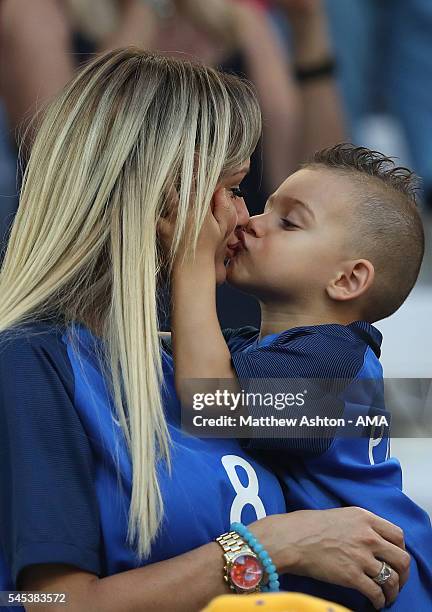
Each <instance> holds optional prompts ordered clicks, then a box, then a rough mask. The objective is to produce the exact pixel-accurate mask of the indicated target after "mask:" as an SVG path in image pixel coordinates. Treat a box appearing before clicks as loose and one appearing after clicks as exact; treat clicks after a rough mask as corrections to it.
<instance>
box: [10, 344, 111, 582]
mask: <svg viewBox="0 0 432 612" xmlns="http://www.w3.org/2000/svg"><path fill="white" fill-rule="evenodd" d="M73 394H74V380H73V373H72V369H71V367H70V362H69V360H68V357H67V352H66V347H65V345H64V344H63V343H62V341H61V338H60V337H55V338H53V337H51V336H49V337H48V335H38V336H35V337H31V336H30V337H28V336H26V337H17V338H14V339H13V340H7V342H6V343H3V342H2V340H1V338H0V491H1V495H0V544H1V546H2V549H3V554H4V557H5V559H6V563H7V566H8V568H9V573H10V578H11V579H12V582H13V584H14V585H16V583H17V578H18V576H19V573H20V571H21V570H22V569H23V568H24V567H26V566H28V565H33V564H39V563H65V564H70V565H73V566H76V567H78V568H80V569H82V570H85V571H88V572H92V573H94V574H97V575H100V574H101V572H102V571H103V570H102V566H101V555H100V525H99V513H98V503H97V498H96V493H95V485H94V466H93V461H92V454H91V449H90V445H89V440H88V438H87V436H86V433H85V431H84V429H83V427H82V424H81V422H80V419H79V417H78V413H77V412H76V410H75V408H74V402H73V397H74V395H73Z"/></svg>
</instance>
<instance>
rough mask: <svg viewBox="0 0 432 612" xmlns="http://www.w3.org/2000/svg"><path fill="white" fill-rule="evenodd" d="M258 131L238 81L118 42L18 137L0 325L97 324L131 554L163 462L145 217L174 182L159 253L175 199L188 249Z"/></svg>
mask: <svg viewBox="0 0 432 612" xmlns="http://www.w3.org/2000/svg"><path fill="white" fill-rule="evenodd" d="M260 131H261V117H260V112H259V107H258V103H257V100H256V97H255V94H254V92H253V90H252V89H251V87H250V85H249V84H248V83H247V82H245V81H243V80H241V79H238V78H236V77H234V76H232V75H226V74H222V73H220V72H218V71H216V70H213V69H211V68H207V67H204V66H202V65H199V64H193V63H190V62H186V61H182V60H178V59H172V58H167V57H163V56H159V55H155V54H149V53H146V52H143V51H141V50H138V49H132V48H131V49H125V50H116V51H112V52H110V53H107V54H106V55H104V56H100V57H98V58H97V59H95V60H94V61H93V62H92V63H90V64H89V65H88V66H87V67H86V68H85V69H84V70H83V71H82V72H81V73H80V74H78V76H77V77H76V78H75V79H74V80H73V81H72V82H71V83H70V84H69V85H68V86H67V87H66V88H65V90H64V91H63V92H61V94H60V95H59V96H58V98H57V99H56V100H55V101H54V102H53V103H52V104H51V105H50V106H49V107H48V109H47V111H46V113H45V115H44V118H43V121H42V123H41V126H40V128H39V132H38V134H37V137H36V139H35V142H34V144H33V147H32V152H31V156H30V160H29V163H28V166H27V169H26V172H25V176H24V182H23V189H22V195H21V201H20V205H19V209H18V212H17V215H16V218H15V221H14V224H13V226H12V230H11V235H10V240H9V244H8V247H7V251H6V253H5V259H4V262H3V266H2V269H1V273H0V295H1V296H2V299H1V303H0V332H1V331H3V330H9V329H10V330H12V331H14V330H13V328H15V330H17V325H18V324H22V323H25V322H31V321H33V320H35V319H38V318H41V319H44V318H46V317H51V320H54V321H56V320H60V321H61V322H62V325H63V324H64V323H66V324H67V328H68V330H69V331H68V333H70V334H71V341H73V337H74V333H75V332H74V325H73V324H74V322H75V321H78V322H82V323H83V324H84V325H87V326H89V327H90V329H91V326H93V329H94V328H95V327H97V328H98V329H101V330H103V331H102V333H101V338H102V339H103V346H104V347H105V350H106V359H107V368H106V371H105V372H104V375H106V376H107V378H108V379H109V383H110V391H111V393H112V395H113V398H114V403H115V408H116V412H117V416H118V420H119V422H120V424H121V427H122V431H123V433H124V438H125V441H126V443H127V448H128V450H129V453H130V457H131V462H132V474H133V478H132V495H131V505H130V512H129V526H128V542H129V543H130V544H135V545H136V552H137V554H138V557H139V558H142V557H145V556H148V555H149V553H150V547H151V543H152V542H153V540H154V538H155V537H156V534H157V532H158V528H159V526H160V522H161V519H162V516H163V500H162V497H161V492H160V488H159V484H158V479H157V462H158V461H160V460H164V461H166V463H167V466H168V469H170V442H171V441H170V436H169V432H168V427H167V423H166V420H165V417H164V411H163V406H162V402H161V384H162V383H163V380H162V378H163V377H162V366H161V355H160V344H159V338H158V315H157V290H158V278H159V272H160V270H161V255H160V253H159V250H158V243H157V234H156V227H157V223H158V220H159V219H160V217H161V216H162V215H164V214H165V213H166V211H167V207H168V205H169V197H168V192H169V190H170V188H172V186H173V185H176V187H177V188H178V189H179V194H180V197H179V204H178V215H177V223H176V230H175V236H174V242H173V248H172V252H171V258H170V262H169V263H170V265H172V260H173V258H174V257H175V254H176V249H177V246H178V244H179V242H180V241H181V240H182V238H183V235H184V233H185V228H186V226H187V216H188V214H189V211H191V209H192V213H193V215H194V218H195V219H196V224H195V227H194V231H193V235H191V236H190V244H191V248H192V249H194V248H195V246H196V241H197V238H198V234H199V230H200V228H201V225H202V223H203V220H204V217H205V214H206V211H207V210H208V206H209V204H210V201H211V198H212V195H213V193H214V191H215V188H216V186H217V184H218V181H219V180H220V178H221V176H223V175H224V173H226V172H227V171H229V170H230V169H232V168H235V167H237V166H238V165H240V164H242V163H243V162H244V161H245V160H246V159H247V158H248V157H249V156H250V154H251V152H252V151H253V150H254V148H255V147H256V144H257V141H258V138H259V135H260ZM191 192H193V196H194V197H193V198H191ZM101 366H102V367H103V363H101ZM123 398H124V399H123ZM124 402H125V403H124ZM126 406H127V408H126Z"/></svg>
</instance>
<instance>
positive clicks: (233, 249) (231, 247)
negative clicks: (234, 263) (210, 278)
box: [226, 240, 243, 259]
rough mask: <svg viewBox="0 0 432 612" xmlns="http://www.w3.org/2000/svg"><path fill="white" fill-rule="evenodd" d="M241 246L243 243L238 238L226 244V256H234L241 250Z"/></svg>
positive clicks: (229, 257)
mask: <svg viewBox="0 0 432 612" xmlns="http://www.w3.org/2000/svg"><path fill="white" fill-rule="evenodd" d="M242 248H243V243H242V242H241V240H238V241H237V242H235V243H234V244H227V249H226V257H227V258H228V259H231V258H232V257H234V256H235V255H236V254H237V253H238V251H239V250H241V249H242Z"/></svg>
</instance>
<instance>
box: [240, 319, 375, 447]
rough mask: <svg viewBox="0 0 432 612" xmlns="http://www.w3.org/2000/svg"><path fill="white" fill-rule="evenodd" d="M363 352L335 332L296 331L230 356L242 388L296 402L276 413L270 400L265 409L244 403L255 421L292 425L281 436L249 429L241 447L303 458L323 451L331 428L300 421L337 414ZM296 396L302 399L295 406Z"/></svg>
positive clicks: (254, 404)
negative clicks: (278, 420)
mask: <svg viewBox="0 0 432 612" xmlns="http://www.w3.org/2000/svg"><path fill="white" fill-rule="evenodd" d="M364 351H365V348H364V345H363V344H360V343H359V344H356V345H355V346H353V345H352V343H349V342H347V341H346V340H345V339H344V338H340V337H338V336H337V334H336V333H330V334H325V333H320V332H317V331H316V330H311V329H310V328H298V329H296V330H288V331H286V332H283V333H281V334H279V335H278V336H277V337H276V338H274V339H273V340H272V341H271V342H270V343H264V344H260V343H258V344H252V345H250V346H249V347H246V348H245V349H244V350H240V351H237V352H233V353H232V354H231V359H232V364H233V367H234V369H235V371H236V374H237V377H238V379H239V382H240V386H241V388H242V390H244V391H246V392H249V393H252V394H261V395H260V396H261V397H264V396H267V397H270V396H271V397H273V398H276V397H279V398H281V397H282V396H283V395H286V394H287V393H289V395H290V398H291V395H292V396H294V397H295V400H296V401H293V402H292V405H291V406H290V405H285V406H284V407H283V408H279V409H276V408H275V404H274V403H272V402H271V401H269V402H268V403H267V404H265V405H263V404H262V403H261V404H259V405H257V404H256V403H252V404H250V403H249V404H248V408H247V411H248V414H249V415H250V416H252V417H254V418H260V417H272V416H275V417H277V418H284V419H288V420H291V423H294V421H293V419H297V421H296V424H295V425H291V426H290V427H289V429H287V432H288V433H286V435H285V436H284V437H273V436H272V437H263V436H261V435H260V432H261V433H263V432H264V431H266V430H265V429H257V430H256V429H254V430H252V432H251V433H252V434H253V437H250V438H244V439H241V440H240V442H241V444H242V446H243V447H244V448H245V449H248V450H254V449H256V450H263V451H267V450H272V451H285V452H289V453H293V454H302V455H304V454H308V455H320V454H322V453H324V452H326V450H328V448H329V447H330V445H331V443H332V440H333V438H334V435H335V432H336V426H335V425H331V424H329V425H328V426H320V427H305V426H300V419H301V418H302V417H306V418H307V419H308V421H309V420H310V419H313V418H316V417H320V418H325V417H328V418H329V419H338V418H340V417H341V416H342V414H343V411H344V402H343V401H342V399H341V398H340V397H339V395H340V393H341V391H342V390H343V388H344V387H345V386H346V385H347V384H348V383H349V382H350V381H352V379H353V378H354V377H355V376H356V374H357V373H358V371H359V370H360V369H361V367H362V363H363V357H364ZM298 394H299V395H298ZM297 396H298V397H302V400H301V401H299V402H297ZM272 431H274V430H272Z"/></svg>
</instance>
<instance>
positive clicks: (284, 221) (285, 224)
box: [281, 217, 299, 230]
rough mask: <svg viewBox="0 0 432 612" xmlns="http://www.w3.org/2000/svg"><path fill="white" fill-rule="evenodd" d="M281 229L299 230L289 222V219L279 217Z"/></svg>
mask: <svg viewBox="0 0 432 612" xmlns="http://www.w3.org/2000/svg"><path fill="white" fill-rule="evenodd" d="M281 223H282V227H283V228H284V229H286V230H293V229H299V226H298V225H296V224H295V223H293V222H292V221H290V219H286V218H285V217H281Z"/></svg>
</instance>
